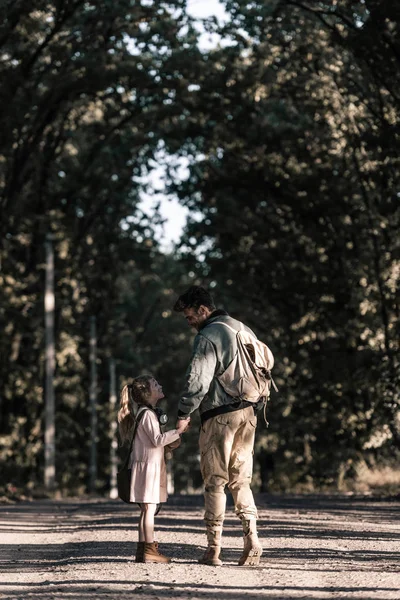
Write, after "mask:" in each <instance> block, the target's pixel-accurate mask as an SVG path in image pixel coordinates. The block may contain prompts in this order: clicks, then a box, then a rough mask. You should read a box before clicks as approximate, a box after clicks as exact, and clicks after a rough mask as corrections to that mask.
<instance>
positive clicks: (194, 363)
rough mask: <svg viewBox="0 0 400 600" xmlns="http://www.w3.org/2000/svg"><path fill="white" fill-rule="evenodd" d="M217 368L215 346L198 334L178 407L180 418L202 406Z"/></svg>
mask: <svg viewBox="0 0 400 600" xmlns="http://www.w3.org/2000/svg"><path fill="white" fill-rule="evenodd" d="M216 366H217V356H216V353H215V349H214V346H213V344H212V343H211V342H210V341H209V340H208V339H207V338H205V337H204V336H203V335H201V334H198V335H197V336H196V338H195V340H194V346H193V355H192V359H191V361H190V364H189V367H188V370H187V372H186V385H185V388H184V390H183V393H182V395H181V398H180V401H179V405H178V417H185V416H189V415H190V414H191V413H192V412H193V411H195V410H196V409H197V408H198V407H199V406H200V404H201V401H202V400H203V398H204V396H205V395H206V394H207V392H208V390H209V387H210V384H211V382H212V380H213V378H214V375H215V369H216Z"/></svg>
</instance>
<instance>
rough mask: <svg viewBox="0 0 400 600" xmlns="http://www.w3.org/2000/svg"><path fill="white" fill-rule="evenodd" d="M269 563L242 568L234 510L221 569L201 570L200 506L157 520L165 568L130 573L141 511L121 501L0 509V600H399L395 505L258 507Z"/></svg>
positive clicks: (272, 501) (353, 502)
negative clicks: (168, 561) (169, 560)
mask: <svg viewBox="0 0 400 600" xmlns="http://www.w3.org/2000/svg"><path fill="white" fill-rule="evenodd" d="M258 502H259V506H260V507H261V510H260V522H259V533H260V536H261V538H262V542H263V546H264V554H263V557H262V561H261V564H260V566H259V567H239V566H237V560H238V558H239V556H240V549H241V547H242V539H241V532H240V523H239V521H238V520H237V519H236V517H235V515H234V514H233V512H232V508H229V509H228V513H227V520H226V526H225V532H224V557H223V558H224V565H223V566H222V567H207V566H203V565H199V564H197V562H196V559H197V557H198V556H199V554H200V552H201V548H203V545H204V542H205V535H204V528H203V522H202V501H201V498H193V497H186V498H185V497H183V498H176V497H173V498H171V499H170V500H169V503H168V505H166V506H164V508H163V510H162V512H161V513H160V515H159V517H158V522H157V525H158V528H157V529H158V539H159V541H160V545H161V548H162V550H164V551H165V553H166V554H168V555H170V556H172V557H173V562H172V563H171V564H170V565H149V564H136V563H135V562H134V561H133V558H132V557H133V555H134V553H135V541H136V523H137V515H138V509H137V508H136V507H135V506H132V507H131V506H128V505H124V504H123V503H122V502H120V501H106V500H92V501H88V500H86V501H85V500H84V501H79V500H74V501H72V500H70V501H67V500H66V501H58V502H53V501H36V502H32V503H19V504H15V505H3V506H0V539H1V543H0V598H1V599H2V600H3V599H4V600H6V599H11V598H13V599H14V598H18V599H24V600H25V599H30V598H37V599H38V600H39V599H40V600H58V599H65V600H67V599H69V600H85V599H89V598H90V599H91V600H96V599H97V598H101V599H105V598H109V599H113V600H120V599H121V600H128V599H130V598H132V599H133V600H150V599H152V600H156V599H158V600H162V599H163V598H191V599H192V600H195V599H200V598H202V599H204V598H215V599H217V600H233V599H235V600H236V599H239V598H240V599H241V598H245V599H246V600H250V599H260V598H266V599H271V600H272V599H273V600H278V599H282V600H288V599H296V600H297V599H299V598H309V599H312V600H320V599H321V600H322V599H331V598H341V599H358V600H378V599H380V600H392V599H398V600H400V502H383V501H372V500H369V499H354V498H353V499H351V498H348V497H347V498H346V497H344V498H342V497H316V496H313V497H287V496H286V497H277V496H274V497H267V496H263V497H260V498H259V499H258Z"/></svg>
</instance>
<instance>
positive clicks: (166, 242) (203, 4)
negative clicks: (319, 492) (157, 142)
mask: <svg viewBox="0 0 400 600" xmlns="http://www.w3.org/2000/svg"><path fill="white" fill-rule="evenodd" d="M188 11H189V13H190V14H191V15H192V16H193V17H195V18H198V19H204V18H206V17H209V16H211V15H215V16H216V17H217V18H218V19H219V20H221V21H223V20H224V18H225V17H226V13H225V11H224V8H223V6H222V5H221V4H220V3H219V1H218V0H189V2H188ZM215 43H216V40H213V39H210V36H209V35H206V34H204V36H203V37H202V39H201V41H200V45H201V46H203V47H205V48H206V47H210V45H215ZM162 176H163V169H162V167H161V166H160V167H158V168H157V169H155V170H154V171H153V173H152V175H151V177H150V182H151V184H152V186H153V188H154V189H155V190H157V189H158V190H160V189H161V188H162ZM157 202H160V203H161V206H160V213H161V216H162V217H163V219H165V224H164V226H163V228H162V229H159V230H158V232H157V237H158V239H159V241H160V244H161V248H162V250H164V251H170V250H172V248H173V245H174V244H175V243H176V242H178V241H179V238H180V236H181V234H182V230H183V228H184V226H185V224H186V220H187V216H188V209H187V208H185V207H184V206H181V205H180V204H179V202H178V200H177V199H176V198H173V197H166V196H165V195H164V194H163V193H161V192H157V193H156V194H153V195H147V194H145V193H143V199H142V202H141V203H140V209H141V210H142V211H143V212H145V213H146V214H148V215H151V213H152V212H153V211H154V205H155V204H156V203H157Z"/></svg>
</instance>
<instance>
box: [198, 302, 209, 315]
mask: <svg viewBox="0 0 400 600" xmlns="http://www.w3.org/2000/svg"><path fill="white" fill-rule="evenodd" d="M199 313H200V314H201V316H202V317H208V315H209V313H210V309H209V308H207V306H204V304H200V306H199Z"/></svg>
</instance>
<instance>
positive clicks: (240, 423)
mask: <svg viewBox="0 0 400 600" xmlns="http://www.w3.org/2000/svg"><path fill="white" fill-rule="evenodd" d="M256 426H257V417H256V416H255V415H254V410H253V407H252V406H249V407H248V408H242V409H240V410H237V411H235V412H230V413H226V414H223V415H220V416H217V417H212V418H211V419H208V420H207V421H206V422H205V423H204V424H203V425H202V427H201V430H200V439H199V446H200V469H201V474H202V476H203V481H204V485H205V492H204V500H205V514H204V520H205V522H206V524H207V525H209V526H219V525H222V523H223V521H224V516H225V506H226V496H225V486H226V485H227V486H228V488H229V490H230V492H231V494H232V496H233V501H234V503H235V511H236V514H237V516H238V517H239V518H240V519H256V518H257V509H256V506H255V504H254V498H253V493H252V491H251V489H250V483H251V478H252V474H253V448H254V437H255V431H256Z"/></svg>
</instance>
